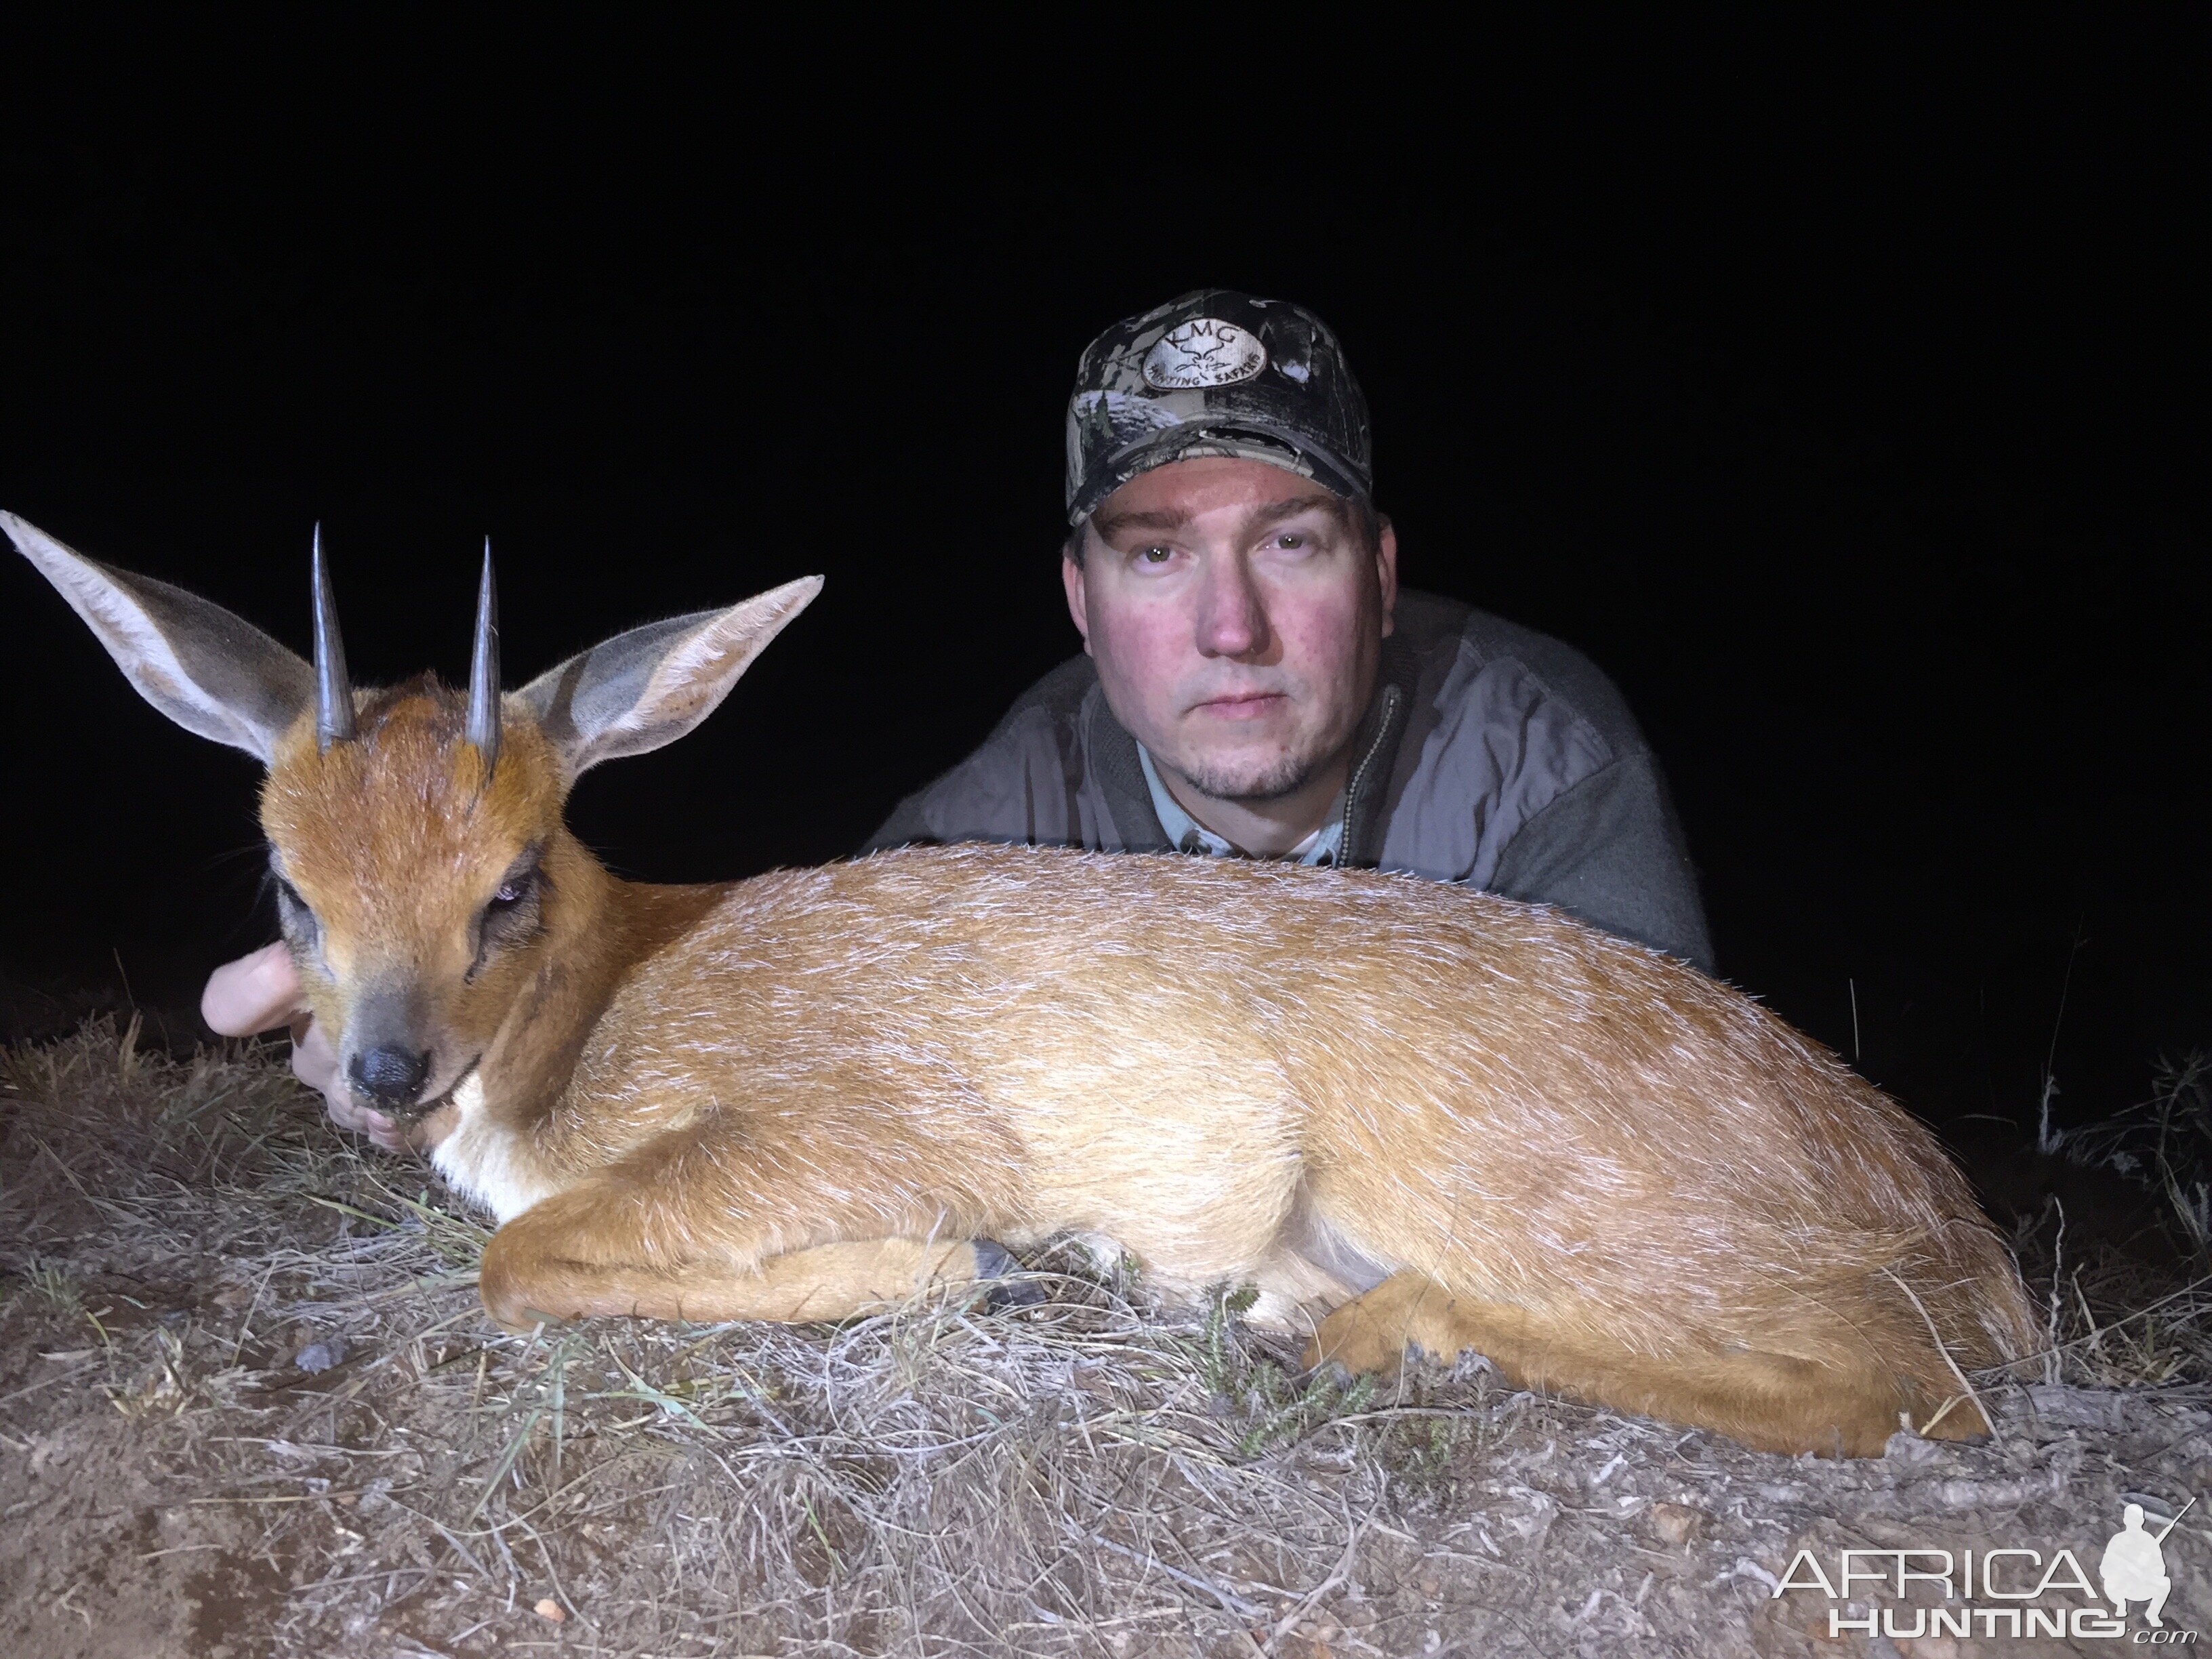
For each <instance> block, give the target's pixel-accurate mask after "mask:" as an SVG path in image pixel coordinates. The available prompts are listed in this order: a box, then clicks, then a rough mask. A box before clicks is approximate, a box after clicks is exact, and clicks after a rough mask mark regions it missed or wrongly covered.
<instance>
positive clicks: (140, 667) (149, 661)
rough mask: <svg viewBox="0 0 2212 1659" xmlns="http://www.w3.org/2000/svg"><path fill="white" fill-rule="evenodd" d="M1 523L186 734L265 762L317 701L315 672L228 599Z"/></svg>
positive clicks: (12, 521)
mask: <svg viewBox="0 0 2212 1659" xmlns="http://www.w3.org/2000/svg"><path fill="white" fill-rule="evenodd" d="M0 529H4V530H5V531H6V532H8V538H9V540H10V541H12V542H14V543H15V550H16V551H17V552H19V553H21V555H22V556H24V557H25V558H27V559H28V560H29V561H30V562H32V563H33V564H34V565H36V566H37V567H38V568H39V574H40V575H42V576H44V577H45V578H46V580H48V581H50V582H52V584H53V585H54V586H55V587H56V588H57V589H58V591H59V592H60V593H61V596H62V597H63V598H64V599H67V600H68V601H69V603H70V609H71V610H73V611H76V614H77V615H78V616H80V617H83V618H84V623H85V626H86V627H88V628H89V629H92V632H93V637H94V638H95V639H97V640H98V641H100V643H101V644H102V645H104V646H106V647H107V654H108V655H109V656H111V657H112V658H114V659H115V665H116V666H117V667H118V668H120V669H121V670H122V671H123V674H124V678H126V679H128V680H129V681H130V682H131V684H132V685H133V686H135V687H136V688H137V691H138V695H139V696H142V697H143V698H145V699H146V701H147V702H150V703H152V704H153V705H154V707H155V708H158V709H160V710H161V712H162V713H163V714H167V716H168V717H169V718H170V719H171V720H174V721H176V723H177V724H178V725H179V726H183V727H184V728H185V731H187V732H196V733H197V734H198V735H199V736H201V737H203V738H214V739H215V741H216V742H217V743H222V744H229V745H230V746H231V747H232V748H233V749H243V750H245V751H246V753H247V754H249V755H251V756H252V757H254V758H255V759H256V760H258V761H259V762H260V763H262V764H263V765H264V766H266V765H268V764H269V763H270V759H271V758H272V757H274V756H275V754H276V740H277V738H281V737H283V735H284V733H285V732H286V731H287V730H288V729H289V727H290V726H291V724H292V722H293V721H294V720H296V719H298V718H299V715H300V711H301V709H303V708H307V706H308V705H309V704H310V703H312V702H313V701H314V697H315V671H314V670H313V669H312V668H310V667H308V666H307V663H306V661H305V660H304V659H301V658H300V657H297V656H295V655H294V654H293V653H291V652H289V651H287V650H286V649H285V648H284V647H283V646H281V645H279V644H277V643H276V641H274V640H272V639H270V637H269V636H268V635H266V634H264V633H263V632H262V631H261V630H260V629H258V628H256V627H254V626H253V624H252V623H249V622H245V621H242V620H240V618H239V617H234V616H232V615H231V614H230V612H229V611H226V610H224V609H223V608H222V606H221V605H213V604H210V602H209V601H207V600H205V599H202V598H200V597H199V596H198V595H197V593H187V592H185V590H184V589H183V588H181V587H172V586H169V584H168V583H167V582H157V581H155V580H154V579H153V578H152V577H150V576H135V575H133V574H131V573H130V572H129V571H127V570H117V569H115V568H112V566H108V565H104V564H100V563H97V562H94V560H91V559H88V558H86V557H85V556H84V555H83V554H82V553H79V552H77V551H76V550H75V549H73V548H69V547H64V545H62V544H61V543H59V542H58V541H56V540H55V539H54V538H52V536H49V535H47V534H46V532H45V531H43V530H40V528H39V527H38V526H36V525H32V524H26V523H25V522H24V521H23V520H21V519H19V518H17V517H16V516H15V514H14V513H0Z"/></svg>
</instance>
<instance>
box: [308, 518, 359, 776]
mask: <svg viewBox="0 0 2212 1659" xmlns="http://www.w3.org/2000/svg"><path fill="white" fill-rule="evenodd" d="M314 566H315V747H316V748H317V749H319V750H327V749H328V748H329V747H330V746H331V744H334V743H345V742H347V741H349V739H351V738H352V737H353V682H352V681H350V680H349V679H348V678H346V664H345V641H343V640H342V639H340V638H339V637H338V602H337V599H334V598H332V597H331V570H330V567H329V566H328V565H327V564H325V562H323V527H322V526H321V525H317V526H315V556H314Z"/></svg>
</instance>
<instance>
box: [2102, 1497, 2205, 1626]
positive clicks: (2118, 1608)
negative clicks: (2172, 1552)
mask: <svg viewBox="0 0 2212 1659" xmlns="http://www.w3.org/2000/svg"><path fill="white" fill-rule="evenodd" d="M2196 1507H2197V1500H2196V1499H2195V1498H2191V1499H2190V1500H2189V1501H2188V1502H2187V1503H2186V1504H2183V1505H2182V1506H2181V1515H2186V1514H2188V1513H2189V1511H2190V1510H2193V1509H2195V1508H2196ZM2181 1515H2177V1516H2174V1517H2173V1519H2172V1520H2171V1521H2169V1522H2166V1524H2165V1525H2164V1526H2163V1527H2160V1528H2159V1530H2158V1536H2157V1537H2155V1538H2154V1537H2152V1536H2151V1535H2150V1534H2148V1533H2147V1532H2145V1531H2144V1530H2143V1508H2142V1504H2129V1505H2128V1506H2127V1508H2126V1509H2125V1510H2122V1511H2121V1513H2120V1529H2119V1531H2118V1532H2116V1533H2114V1534H2112V1542H2111V1543H2109V1544H2107V1545H2106V1546H2105V1559H2104V1560H2103V1561H2102V1562H2100V1563H2099V1565H2098V1567H2097V1576H2098V1577H2099V1578H2100V1580H2102V1581H2103V1583H2104V1586H2105V1599H2106V1601H2110V1602H2111V1603H2112V1611H2113V1612H2115V1613H2118V1614H2119V1615H2120V1617H2121V1618H2123V1619H2124V1618H2126V1617H2127V1616H2128V1603H2129V1602H2130V1601H2148V1602H2149V1603H2150V1605H2149V1606H2148V1607H2145V1608H2144V1609H2143V1617H2144V1618H2145V1619H2147V1620H2149V1621H2150V1625H2151V1627H2152V1628H2153V1629H2154V1630H2162V1629H2164V1628H2165V1626H2166V1620H2163V1619H2161V1618H2160V1617H2159V1614H2160V1612H2161V1611H2163V1610H2164V1608H2165V1607H2166V1596H2167V1595H2169V1594H2171V1593H2172V1589H2173V1580H2172V1579H2171V1578H2170V1577H2167V1576H2166V1550H2165V1548H2164V1546H2165V1543H2166V1534H2168V1533H2170V1532H2172V1530H2173V1529H2174V1528H2176V1527H2178V1526H2179V1525H2180V1524H2181Z"/></svg>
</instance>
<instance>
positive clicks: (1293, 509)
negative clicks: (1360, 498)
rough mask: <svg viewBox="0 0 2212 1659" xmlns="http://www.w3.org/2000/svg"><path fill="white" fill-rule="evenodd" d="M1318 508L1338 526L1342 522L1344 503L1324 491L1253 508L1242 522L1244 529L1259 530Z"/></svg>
mask: <svg viewBox="0 0 2212 1659" xmlns="http://www.w3.org/2000/svg"><path fill="white" fill-rule="evenodd" d="M1316 508H1318V509H1319V510H1320V511H1322V512H1323V513H1328V516H1329V517H1330V518H1332V519H1334V520H1336V521H1337V522H1338V523H1339V524H1341V523H1343V521H1344V503H1343V502H1342V501H1339V500H1338V499H1337V498H1336V497H1335V496H1334V495H1329V494H1328V492H1326V491H1325V490H1316V491H1315V492H1313V493H1312V494H1311V495H1291V496H1288V497H1286V498H1285V499H1284V500H1282V501H1269V502H1268V503H1267V505H1266V506H1265V507H1254V508H1253V509H1252V512H1251V516H1250V517H1249V518H1247V519H1246V520H1244V527H1245V529H1247V530H1248V531H1249V530H1260V529H1263V528H1265V527H1266V526H1268V525H1271V524H1280V523H1282V521H1283V520H1285V519H1295V518H1297V516H1298V514H1299V513H1310V512H1313V511H1315V510H1316Z"/></svg>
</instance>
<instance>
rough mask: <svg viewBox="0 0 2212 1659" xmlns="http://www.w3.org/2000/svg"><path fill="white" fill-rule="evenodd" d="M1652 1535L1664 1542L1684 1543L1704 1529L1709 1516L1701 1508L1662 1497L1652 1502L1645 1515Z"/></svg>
mask: <svg viewBox="0 0 2212 1659" xmlns="http://www.w3.org/2000/svg"><path fill="white" fill-rule="evenodd" d="M1646 1518H1647V1519H1648V1520H1649V1521H1650V1525H1651V1532H1652V1535H1653V1536H1654V1537H1656V1538H1657V1539H1658V1540H1659V1541H1661V1542H1662V1543H1665V1544H1686V1543H1688V1542H1689V1541H1691V1540H1692V1538H1695V1537H1696V1536H1697V1535H1698V1534H1699V1533H1700V1532H1702V1531H1704V1530H1705V1522H1707V1521H1708V1520H1710V1519H1711V1516H1708V1515H1707V1514H1706V1513H1705V1511H1704V1510H1701V1509H1699V1508H1697V1507H1696V1506H1695V1505H1693V1504H1669V1503H1667V1502H1665V1501H1664V1500H1663V1499H1662V1501H1661V1502H1659V1503H1656V1504H1653V1505H1652V1506H1651V1508H1650V1510H1649V1512H1648V1514H1647V1517H1646Z"/></svg>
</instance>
